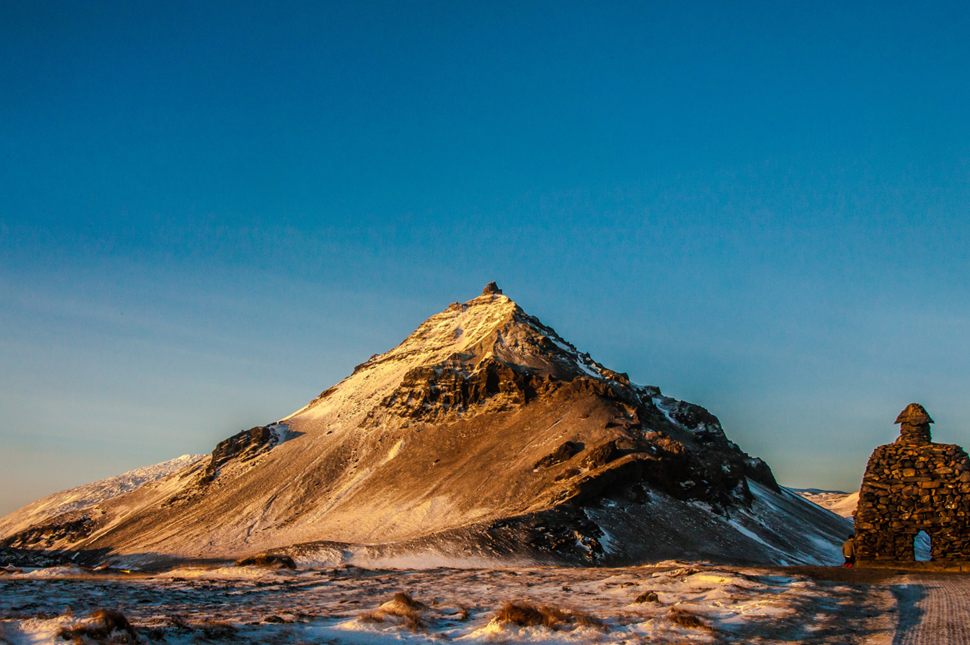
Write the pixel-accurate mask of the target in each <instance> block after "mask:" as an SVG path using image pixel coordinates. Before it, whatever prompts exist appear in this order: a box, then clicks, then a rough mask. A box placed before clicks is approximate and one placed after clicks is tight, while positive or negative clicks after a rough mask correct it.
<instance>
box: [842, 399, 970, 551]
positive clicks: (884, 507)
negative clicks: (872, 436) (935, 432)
mask: <svg viewBox="0 0 970 645" xmlns="http://www.w3.org/2000/svg"><path fill="white" fill-rule="evenodd" d="M896 423H898V424H900V425H901V429H900V437H899V439H897V440H896V442H895V443H892V444H888V445H884V446H879V447H878V448H876V449H875V450H874V451H873V453H872V456H871V457H870V458H869V463H868V465H867V466H866V473H865V477H864V478H863V480H862V489H861V491H860V495H859V506H858V509H857V511H856V519H855V526H856V549H857V553H858V555H857V558H858V559H859V560H860V561H862V562H865V561H899V562H912V561H913V560H914V549H913V542H914V540H915V537H916V534H917V533H919V532H920V531H925V532H926V533H927V534H928V535H929V536H930V540H931V552H930V555H931V558H932V559H933V560H934V561H941V562H949V561H970V458H968V457H967V453H966V452H964V450H963V448H961V447H960V446H957V445H952V444H940V443H931V442H930V430H929V424H930V423H933V420H932V419H931V418H930V416H929V414H927V413H926V410H924V409H923V407H922V406H921V405H919V404H917V403H913V404H910V405H909V406H908V407H907V408H906V409H905V410H903V412H902V413H900V415H899V417H898V418H897V420H896Z"/></svg>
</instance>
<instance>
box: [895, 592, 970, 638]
mask: <svg viewBox="0 0 970 645" xmlns="http://www.w3.org/2000/svg"><path fill="white" fill-rule="evenodd" d="M896 584H897V585H899V586H895V587H893V593H894V595H895V596H896V601H897V603H898V607H899V624H898V626H897V628H896V637H895V638H894V639H893V645H970V577H968V576H931V575H927V574H921V575H909V576H904V577H902V578H900V579H899V580H898V581H896ZM902 585H906V586H905V587H904V586H902Z"/></svg>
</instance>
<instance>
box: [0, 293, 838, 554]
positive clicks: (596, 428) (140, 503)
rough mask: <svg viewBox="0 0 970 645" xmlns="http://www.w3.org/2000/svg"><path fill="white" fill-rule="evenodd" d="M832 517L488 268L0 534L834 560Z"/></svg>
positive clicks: (177, 546)
mask: <svg viewBox="0 0 970 645" xmlns="http://www.w3.org/2000/svg"><path fill="white" fill-rule="evenodd" d="M0 526H2V523H0ZM848 530H850V527H849V526H848V525H847V524H846V522H845V520H843V519H842V518H839V517H837V516H835V515H833V514H831V513H828V512H827V511H824V510H823V509H820V508H818V507H815V506H814V505H812V504H810V503H808V502H805V501H804V500H802V499H801V498H799V497H797V496H795V495H792V494H791V493H788V492H786V491H785V490H784V489H781V488H780V487H779V486H778V484H777V482H775V479H774V476H773V475H772V473H771V469H770V468H769V467H768V465H767V464H765V463H764V462H763V461H761V460H760V459H756V458H753V457H751V456H749V455H747V454H746V453H745V452H743V451H742V450H741V449H740V448H739V447H738V446H737V444H735V443H734V442H732V441H730V440H729V439H728V438H727V436H726V435H725V434H724V430H723V429H722V428H721V424H720V422H719V421H718V419H717V417H716V416H714V415H713V414H711V413H710V412H708V411H707V410H705V409H704V408H702V407H700V406H697V405H693V404H690V403H686V402H683V401H677V400H675V399H672V398H670V397H666V396H664V395H662V394H661V393H660V390H659V389H658V388H656V387H649V386H646V387H645V386H639V385H636V384H634V383H632V382H631V381H630V379H629V377H628V376H627V375H626V374H623V373H621V372H616V371H614V370H611V369H608V368H607V367H605V366H603V365H601V364H600V363H597V362H596V361H594V360H593V359H592V358H590V356H589V355H588V354H586V353H583V352H580V351H579V350H578V349H577V348H576V347H575V346H573V345H572V344H571V343H569V342H568V341H566V340H565V339H564V338H562V337H561V336H560V335H559V334H558V333H556V331H555V330H554V329H552V328H551V327H549V326H547V325H545V324H543V323H542V322H541V321H540V320H539V319H538V318H535V317H533V316H530V315H529V314H527V313H526V312H525V311H523V310H522V308H521V307H519V306H518V305H517V304H516V303H515V302H513V301H512V300H510V299H509V298H508V297H507V296H505V295H503V294H502V292H501V290H500V289H499V288H498V286H497V285H496V284H495V283H494V282H493V283H491V284H489V285H488V286H487V287H486V288H485V290H484V292H483V293H482V295H481V296H479V297H477V298H474V299H472V300H469V301H467V302H464V303H455V304H452V305H451V306H449V307H448V308H447V309H445V310H444V311H442V312H441V313H438V314H436V315H434V316H432V317H430V318H428V319H427V320H426V321H424V322H423V323H422V324H421V325H420V326H419V327H418V328H417V329H416V330H415V331H414V333H412V334H411V335H410V336H408V337H407V338H406V339H404V341H403V342H402V343H401V344H400V345H398V346H397V347H395V348H393V349H391V350H390V351H387V352H385V353H383V354H377V355H374V356H373V357H371V358H370V359H369V360H367V361H366V362H364V363H362V364H361V365H358V366H357V367H356V368H355V369H354V371H353V373H352V374H351V375H350V376H348V377H347V378H345V379H344V380H343V381H341V382H340V383H337V384H336V385H334V386H332V387H330V388H328V389H326V390H325V391H324V392H323V393H322V394H320V396H318V397H317V398H315V399H314V400H313V401H311V402H310V403H309V404H308V405H306V406H305V407H303V408H301V409H300V410H297V411H296V412H294V413H293V414H291V415H289V416H288V417H286V418H284V419H282V420H280V421H277V422H276V423H272V424H268V425H266V426H257V427H255V428H252V429H250V430H245V431H242V432H240V433H238V434H237V435H234V436H233V437H230V438H228V439H226V440H224V441H222V442H220V443H219V444H218V446H216V447H215V449H214V451H213V453H212V455H211V456H210V457H207V458H206V459H203V460H201V461H199V462H196V463H194V464H193V465H192V466H190V467H187V468H185V469H184V470H182V471H180V472H178V473H175V474H173V475H171V476H170V477H168V478H167V479H165V480H164V482H162V483H160V484H153V485H151V486H147V485H146V486H143V487H142V488H139V489H137V490H135V491H132V492H130V493H127V494H124V495H120V496H118V497H116V498H113V499H110V500H105V501H103V502H101V503H99V504H97V505H96V506H93V507H90V508H86V509H83V510H81V511H76V512H74V513H73V514H64V515H61V516H57V517H54V518H48V519H46V520H45V523H44V525H43V526H34V527H29V528H27V529H25V530H21V531H18V532H16V533H14V534H0V538H3V539H2V541H0V542H2V543H3V544H4V545H6V546H13V547H18V548H23V547H26V548H44V549H65V548H70V549H83V550H85V552H86V553H104V552H110V553H111V554H112V558H113V559H116V560H117V559H118V558H127V559H128V561H129V562H131V561H136V560H137V559H138V558H145V559H151V558H155V559H158V558H199V557H203V558H226V559H232V560H236V559H239V558H242V557H246V556H249V555H253V554H254V553H260V552H267V551H269V552H271V553H274V554H280V555H288V556H290V557H293V558H294V559H295V560H296V561H297V562H298V563H300V564H302V565H304V566H305V565H307V564H310V563H317V564H326V563H332V562H335V561H341V560H343V559H346V558H348V557H355V558H358V559H361V558H368V557H376V558H379V557H397V556H408V555H413V554H416V553H423V554H429V553H430V554H432V555H434V556H435V557H437V558H439V559H440V558H452V559H455V558H458V559H463V560H462V561H465V560H464V558H468V557H475V558H479V559H482V558H489V559H500V560H503V561H508V560H509V559H512V560H514V561H517V562H533V563H577V564H578V563H582V564H623V563H627V564H629V563H638V562H649V561H656V560H662V559H669V558H688V559H692V558H693V559H698V558H699V559H706V560H717V561H731V562H738V563H766V564H767V563H821V562H823V561H825V560H826V559H827V558H829V557H831V558H838V547H839V545H840V544H841V542H842V540H843V539H844V537H843V536H844V535H845V534H846V533H847V532H848ZM38 536H42V538H40V537H38ZM38 540H41V541H38ZM826 545H827V546H826ZM149 554H150V555H149Z"/></svg>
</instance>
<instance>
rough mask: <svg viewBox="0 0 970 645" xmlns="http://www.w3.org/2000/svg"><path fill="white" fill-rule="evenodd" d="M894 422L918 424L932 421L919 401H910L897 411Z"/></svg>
mask: <svg viewBox="0 0 970 645" xmlns="http://www.w3.org/2000/svg"><path fill="white" fill-rule="evenodd" d="M895 423H908V424H910V425H914V426H918V425H923V424H924V423H933V419H931V418H930V415H929V413H927V411H926V408H924V407H923V406H922V405H920V404H919V403H910V404H909V405H907V406H906V409H905V410H903V411H902V412H900V413H899V416H898V417H896V421H895Z"/></svg>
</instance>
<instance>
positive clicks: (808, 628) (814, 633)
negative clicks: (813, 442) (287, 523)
mask: <svg viewBox="0 0 970 645" xmlns="http://www.w3.org/2000/svg"><path fill="white" fill-rule="evenodd" d="M817 569H818V568H816V572H817ZM828 571H830V572H833V573H834V575H835V576H836V577H838V575H839V570H828ZM856 573H864V572H861V571H860V572H856ZM874 575H877V577H878V576H879V575H883V574H874ZM823 577H824V576H823ZM947 580H949V581H950V582H949V584H951V585H953V584H955V585H957V587H956V588H957V589H962V590H963V592H962V593H963V595H962V596H961V597H960V598H962V600H960V599H959V598H958V599H957V600H956V601H955V600H954V599H953V596H954V594H953V593H950V595H949V596H948V598H950V600H949V605H948V607H949V609H948V610H947V611H949V612H951V614H952V616H953V617H957V614H953V613H952V612H953V611H954V608H957V609H959V607H963V609H962V611H963V612H964V613H965V612H966V604H967V603H966V598H967V596H966V589H967V585H966V584H965V582H964V581H966V580H967V578H966V577H963V576H957V577H951V578H948V579H947ZM868 582H870V583H871V582H872V581H871V580H869V581H868ZM924 587H925V585H924ZM923 589H924V588H923V587H920V586H919V584H918V581H916V580H907V579H900V578H887V579H886V580H880V581H878V584H860V583H858V582H845V581H842V582H834V581H825V580H820V579H818V576H817V575H816V576H815V577H809V576H808V575H806V571H804V570H799V569H787V570H786V569H778V568H775V569H756V568H736V567H723V566H713V565H705V564H696V563H683V562H665V563H661V564H659V565H653V566H649V567H629V568H614V569H599V568H595V569H594V568H559V567H541V568H500V569H456V568H439V569H403V570H392V569H364V568H360V567H355V566H344V567H339V568H334V569H322V570H320V569H316V570H313V569H311V570H298V571H289V570H268V569H260V568H248V567H233V568H210V569H204V568H184V569H176V570H173V571H169V572H166V573H161V574H156V575H145V574H137V573H132V574H124V573H120V572H119V573H111V574H98V573H96V572H90V571H85V570H80V569H68V568H61V569H46V570H44V569H42V570H27V571H24V572H21V573H9V574H6V575H3V576H0V619H2V620H0V642H3V643H9V644H10V645H16V644H21V643H56V642H64V640H62V636H61V635H60V633H61V630H64V629H72V628H77V627H83V626H85V625H88V626H92V624H93V622H92V619H91V614H92V612H93V611H94V610H96V609H98V608H107V609H113V610H117V611H119V612H121V613H122V614H123V615H124V616H125V617H126V618H127V619H128V620H129V621H130V622H131V624H132V625H133V627H134V630H135V633H136V637H137V639H138V640H139V642H167V643H205V642H219V641H230V640H233V641H242V642H247V641H248V642H272V643H281V644H288V643H384V642H412V643H423V642H439V641H442V640H457V641H460V642H468V643H504V642H510V643H511V642H514V643H520V642H524V643H585V642H603V643H683V642H698V643H714V642H744V643H778V642H786V643H790V642H813V643H814V642H826V643H886V644H887V645H889V644H890V643H893V642H909V640H906V638H904V637H905V636H906V633H908V631H912V630H913V629H915V628H918V627H919V623H920V616H922V615H924V614H925V613H926V612H923V611H922V610H921V609H920V608H919V603H920V602H921V601H922V600H923V599H924V598H930V597H931V594H930V593H929V592H928V591H924V590H923ZM402 592H404V593H407V594H409V596H403V595H399V594H401V593H402ZM957 595H959V594H957ZM395 596H398V597H397V599H395ZM411 599H413V602H412V601H411ZM510 602H514V603H518V604H519V605H520V608H521V606H522V605H524V604H531V605H532V606H533V607H535V608H542V607H546V608H547V609H546V610H545V617H544V618H543V620H545V622H546V623H547V624H548V625H551V626H546V625H516V624H514V623H510V622H502V621H500V620H497V619H496V616H497V615H498V614H499V613H500V610H501V609H502V608H503V606H505V605H506V604H507V603H510ZM954 602H956V604H954ZM960 602H962V603H963V604H962V605H960ZM526 609H527V608H526ZM914 612H915V613H914ZM522 613H523V612H521V611H520V612H518V615H522ZM525 613H526V614H527V613H528V611H526V612H525ZM509 614H510V615H512V616H513V617H514V616H515V615H516V612H515V611H512V612H509ZM536 615H538V614H536ZM927 615H928V614H927ZM914 616H915V618H914ZM94 622H96V621H94ZM93 626H95V627H97V625H96V624H95V625H93ZM907 630H908V631H907ZM897 631H899V633H897ZM85 638H87V639H88V640H87V641H86V642H95V641H96V640H97V638H95V639H93V640H92V638H91V637H90V636H86V637H85ZM131 638H132V637H131V636H130V635H128V633H127V632H124V631H116V632H115V633H114V634H113V635H109V636H107V637H102V640H103V641H105V642H106V641H107V640H112V639H113V641H114V642H126V641H127V642H131ZM894 639H895V640H894ZM913 642H918V641H915V640H914V641H913ZM936 642H945V641H944V640H938V641H936ZM953 642H965V641H959V640H958V641H953Z"/></svg>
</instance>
